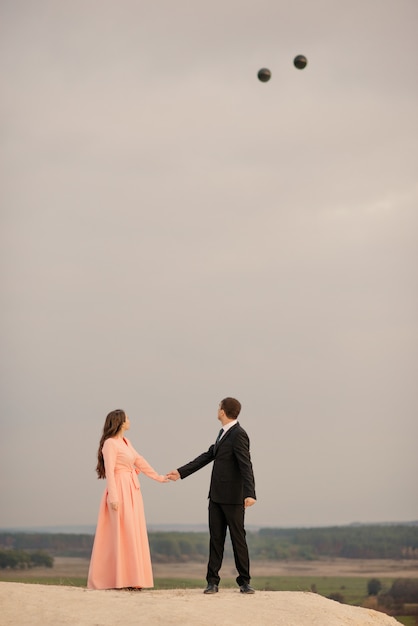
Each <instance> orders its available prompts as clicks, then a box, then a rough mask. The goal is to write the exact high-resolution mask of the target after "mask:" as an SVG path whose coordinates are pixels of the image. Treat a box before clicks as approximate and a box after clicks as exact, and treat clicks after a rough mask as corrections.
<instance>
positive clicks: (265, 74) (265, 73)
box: [257, 67, 271, 83]
mask: <svg viewBox="0 0 418 626" xmlns="http://www.w3.org/2000/svg"><path fill="white" fill-rule="evenodd" d="M257 76H258V80H261V82H262V83H266V82H267V81H268V80H270V78H271V72H270V70H268V69H267V68H266V67H262V68H261V70H259V72H258V74H257Z"/></svg>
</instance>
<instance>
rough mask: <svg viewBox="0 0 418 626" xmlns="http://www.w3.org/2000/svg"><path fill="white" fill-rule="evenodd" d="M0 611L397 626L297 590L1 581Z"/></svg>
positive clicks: (120, 619) (231, 625)
mask: <svg viewBox="0 0 418 626" xmlns="http://www.w3.org/2000/svg"><path fill="white" fill-rule="evenodd" d="M0 607H1V609H0V621H1V624H2V626H64V625H67V626H141V625H143V626H175V625H179V626H180V625H181V626H214V625H216V626H237V624H239V625H240V626H399V622H397V621H396V620H395V619H394V618H393V617H388V616H387V615H384V614H383V613H378V612H376V611H373V610H371V609H364V608H360V607H353V606H348V605H346V604H340V603H338V602H333V601H332V600H327V599H326V598H323V597H322V596H319V595H317V594H313V593H303V592H299V591H294V592H292V591H272V592H269V591H257V592H256V593H255V594H254V595H248V596H246V595H243V594H240V592H239V590H238V589H236V590H235V589H234V590H232V589H223V590H222V589H221V590H220V591H219V593H217V594H215V595H211V596H207V595H204V594H203V593H202V591H201V590H187V589H186V590H178V589H177V590H170V591H155V590H144V591H140V592H132V591H116V590H110V591H87V590H86V589H82V588H79V587H61V586H60V587H55V586H47V585H30V584H23V583H12V582H0Z"/></svg>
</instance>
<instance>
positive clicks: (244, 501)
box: [167, 398, 256, 594]
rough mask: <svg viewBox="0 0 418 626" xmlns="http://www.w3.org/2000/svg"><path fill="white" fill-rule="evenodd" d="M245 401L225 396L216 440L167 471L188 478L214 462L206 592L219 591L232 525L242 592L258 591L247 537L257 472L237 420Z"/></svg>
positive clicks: (245, 436) (176, 476)
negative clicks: (246, 515) (248, 510)
mask: <svg viewBox="0 0 418 626" xmlns="http://www.w3.org/2000/svg"><path fill="white" fill-rule="evenodd" d="M240 411H241V404H240V402H239V401H238V400H236V399H235V398H225V399H224V400H222V402H221V403H220V405H219V409H218V420H219V421H220V422H221V424H222V429H221V431H220V433H219V435H218V438H217V440H216V442H215V443H214V444H213V445H211V446H210V448H209V450H208V451H207V452H204V453H203V454H201V455H200V456H198V457H197V458H196V459H194V460H193V461H191V462H190V463H187V464H186V465H183V466H182V467H179V468H178V469H177V470H173V471H172V472H169V473H168V474H167V476H168V478H169V479H170V480H178V479H179V478H182V479H183V478H186V477H187V476H190V474H193V473H194V472H197V470H200V469H201V468H202V467H205V465H207V464H208V463H210V462H211V461H213V462H214V463H213V469H212V476H211V481H210V489H209V533H210V545H209V562H208V569H207V574H206V580H207V583H208V584H207V587H206V589H205V590H204V592H203V593H207V594H209V593H217V591H218V586H219V581H220V577H219V570H220V569H221V565H222V559H223V554H224V547H225V537H226V530H227V528H229V534H230V536H231V541H232V548H233V552H234V559H235V565H236V568H237V570H238V577H237V579H236V580H237V583H238V585H239V588H240V591H241V593H254V589H253V588H252V587H250V580H251V577H250V560H249V555H248V547H247V541H246V538H245V528H244V513H245V509H246V508H247V507H249V506H252V505H253V504H255V501H256V496H255V486H254V474H253V467H252V463H251V457H250V442H249V439H248V435H247V433H246V432H245V430H244V429H243V428H241V426H240V424H239V423H238V421H237V418H238V415H239V413H240Z"/></svg>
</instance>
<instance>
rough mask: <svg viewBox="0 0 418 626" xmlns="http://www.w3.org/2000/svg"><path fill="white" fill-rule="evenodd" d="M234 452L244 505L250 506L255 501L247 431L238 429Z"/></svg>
mask: <svg viewBox="0 0 418 626" xmlns="http://www.w3.org/2000/svg"><path fill="white" fill-rule="evenodd" d="M234 454H235V458H236V459H237V461H238V466H239V469H240V473H241V476H242V480H243V483H244V503H245V506H246V507H247V506H252V505H253V504H254V503H255V501H256V495H255V481H254V472H253V465H252V463H251V455H250V440H249V439H248V435H247V433H246V432H245V431H244V430H242V429H240V432H238V433H237V436H236V437H235V440H234Z"/></svg>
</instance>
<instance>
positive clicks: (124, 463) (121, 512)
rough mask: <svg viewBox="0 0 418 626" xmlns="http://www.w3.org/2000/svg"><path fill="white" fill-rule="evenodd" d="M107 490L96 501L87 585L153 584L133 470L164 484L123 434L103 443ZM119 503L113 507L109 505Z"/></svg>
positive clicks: (112, 586) (105, 587)
mask: <svg viewBox="0 0 418 626" xmlns="http://www.w3.org/2000/svg"><path fill="white" fill-rule="evenodd" d="M103 458H104V464H105V470H106V483H107V488H106V489H105V492H104V494H103V497H102V501H101V503H100V509H99V516H98V521H97V527H96V535H95V537H94V543H93V551H92V554H91V560H90V567H89V573H88V579H87V587H88V589H119V588H122V587H153V586H154V580H153V576H152V567H151V556H150V551H149V544H148V534H147V527H146V523H145V514H144V504H143V501H142V494H141V488H140V485H139V480H138V476H137V474H138V473H140V472H142V473H144V474H145V476H149V478H153V479H154V480H157V481H159V482H166V480H165V477H164V476H160V475H159V474H157V472H156V471H155V470H153V468H152V467H151V465H149V463H147V461H146V460H145V459H144V458H143V457H142V456H140V455H139V454H138V452H136V450H134V448H133V446H132V444H131V443H130V441H129V440H128V439H126V438H123V439H122V438H120V437H117V438H109V439H106V441H105V442H104V445H103ZM111 502H118V503H119V508H118V510H117V511H114V510H113V509H112V508H111V506H110V503H111Z"/></svg>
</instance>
